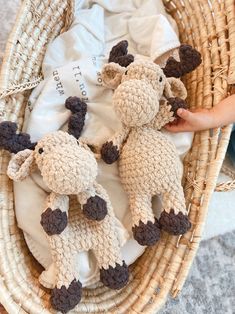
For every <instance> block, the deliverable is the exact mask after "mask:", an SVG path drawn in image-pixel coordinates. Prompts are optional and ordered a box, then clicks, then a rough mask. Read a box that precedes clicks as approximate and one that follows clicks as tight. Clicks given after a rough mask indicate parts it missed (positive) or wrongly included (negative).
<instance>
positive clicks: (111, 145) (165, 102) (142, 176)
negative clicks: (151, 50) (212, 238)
mask: <svg viewBox="0 0 235 314" xmlns="http://www.w3.org/2000/svg"><path fill="white" fill-rule="evenodd" d="M127 44H128V43H127V42H126V41H122V42H120V43H119V44H117V45H116V46H114V47H113V48H112V50H111V52H110V57H109V61H114V62H111V63H108V64H106V65H105V66H104V67H103V71H102V78H103V81H104V83H105V84H106V85H107V86H109V87H111V88H113V89H115V91H114V95H113V106H114V109H115V111H116V114H117V116H118V117H119V118H120V120H121V122H122V129H121V130H120V131H119V132H117V133H116V134H115V135H114V136H113V137H112V138H111V139H109V140H108V141H107V142H106V143H105V144H104V145H103V146H102V148H101V156H102V159H103V160H104V161H105V162H106V163H108V164H111V163H113V162H115V161H116V160H118V161H119V174H120V178H121V182H122V184H123V186H124V189H125V191H126V192H127V194H128V197H129V207H130V211H131V214H132V224H133V227H132V230H133V234H134V238H135V239H136V241H137V242H138V243H139V244H141V245H147V246H150V245H154V244H155V243H156V242H157V241H158V239H159V237H160V229H161V228H162V229H163V230H165V231H167V232H169V233H170V234H173V235H178V234H184V233H185V232H187V230H188V229H189V228H190V226H191V224H190V222H189V219H188V217H187V210H186V206H185V198H184V193H183V188H182V185H181V174H180V172H181V171H180V160H179V157H178V154H177V151H176V148H175V145H174V144H173V143H172V142H171V141H170V140H169V139H168V138H167V137H166V136H165V135H164V134H163V133H162V132H160V130H161V128H162V127H163V126H164V125H165V124H166V123H168V122H171V121H174V120H175V118H176V117H177V114H176V111H177V109H178V108H180V107H184V108H185V107H186V103H185V101H184V99H185V98H186V96H187V92H186V89H185V87H184V85H183V83H182V82H181V81H180V80H179V79H176V78H174V77H169V78H167V76H169V75H175V76H180V75H183V74H185V73H188V72H190V71H191V70H193V69H194V68H196V66H198V65H199V64H200V63H201V56H200V54H199V53H198V52H197V51H196V50H194V49H192V47H191V46H188V45H182V46H181V47H180V49H179V56H180V61H176V60H175V59H174V58H170V59H169V60H168V61H167V63H166V67H165V69H161V68H160V67H159V66H158V65H157V64H155V63H154V62H152V61H151V60H149V59H144V60H140V59H139V60H134V58H131V57H130V55H129V54H128V53H127ZM120 64H121V65H120ZM164 73H165V74H164ZM154 195H161V196H162V210H161V216H160V219H159V221H158V220H157V219H156V217H154V214H153V212H152V204H151V200H152V197H153V196H154Z"/></svg>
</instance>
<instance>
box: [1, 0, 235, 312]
mask: <svg viewBox="0 0 235 314" xmlns="http://www.w3.org/2000/svg"><path fill="white" fill-rule="evenodd" d="M164 2H165V6H166V8H167V10H168V11H169V13H170V14H171V15H172V16H173V18H174V19H175V20H176V22H177V24H178V27H179V32H180V35H181V41H182V42H186V43H189V44H191V45H192V46H194V47H195V48H197V49H199V51H200V52H201V54H202V57H203V65H201V66H200V67H199V68H198V69H197V70H196V71H194V72H193V73H191V74H190V75H188V76H187V77H186V78H185V83H186V86H187V89H188V94H189V96H188V102H189V104H190V105H191V107H192V108H195V107H205V108H211V107H212V106H214V105H215V104H216V103H218V102H219V101H220V100H221V99H222V98H224V97H225V96H227V95H228V93H229V92H230V85H231V84H232V83H234V82H235V20H234V1H233V0H225V1H221V0H220V1H219V0H211V1H207V0H173V1H166V0H165V1H164ZM73 7H74V5H73V2H72V0H31V1H30V0H26V1H24V2H23V4H22V6H21V9H20V12H19V15H18V18H17V21H16V24H15V27H14V29H13V31H12V33H11V36H10V38H9V40H8V45H7V49H6V53H5V58H4V62H3V66H2V71H1V77H0V86H1V91H0V92H1V99H2V100H1V101H0V118H1V120H2V119H4V120H12V121H18V123H20V125H21V124H22V121H23V114H24V108H25V105H27V99H28V97H29V94H30V91H29V90H30V89H32V88H33V87H35V86H36V85H37V84H38V83H39V81H40V79H41V77H40V69H41V63H42V60H43V56H44V53H45V48H46V46H47V44H48V42H49V41H50V40H52V39H53V38H55V37H56V36H57V35H58V34H59V33H60V32H62V31H63V30H65V29H67V28H68V26H69V25H70V24H71V21H72V18H73ZM229 84H230V85H229ZM230 131H231V127H225V128H223V129H221V130H220V129H214V130H211V131H204V132H198V133H197V134H195V138H194V142H193V146H192V149H191V151H190V152H189V154H188V155H187V156H186V158H185V162H184V165H185V175H184V189H185V196H186V200H187V207H188V208H189V215H190V220H191V222H192V228H191V230H190V231H189V232H188V233H187V234H186V235H184V236H182V237H174V236H170V235H167V234H163V237H162V239H161V241H160V242H159V243H158V244H157V245H156V246H154V247H152V248H148V249H147V250H146V252H145V253H144V255H143V256H141V258H139V259H138V261H137V262H136V263H135V264H134V265H133V266H132V267H131V272H132V278H131V280H130V283H129V284H128V286H127V287H125V288H124V289H123V290H121V291H118V292H116V291H112V290H109V289H107V288H105V287H104V286H102V285H101V284H99V285H97V286H96V287H94V288H93V289H85V290H84V294H83V299H82V302H81V303H80V304H79V305H78V306H77V308H76V313H104V312H108V313H141V312H143V313H145V314H147V313H156V312H157V310H159V309H160V308H161V306H162V305H163V304H164V302H165V300H166V297H167V295H168V294H169V293H171V294H172V295H173V296H176V295H178V293H179V291H180V290H181V289H182V286H183V283H184V281H185V279H186V277H187V274H188V271H189V268H190V266H191V264H192V261H193V258H194V256H195V253H196V251H197V248H198V245H199V242H200V239H201V233H202V230H203V226H204V223H205V219H206V215H207V209H208V204H209V200H210V197H211V194H212V193H213V191H214V189H215V186H216V180H217V177H218V174H219V171H220V168H221V165H222V162H223V159H224V155H225V152H226V148H227V144H228V140H229V135H230ZM9 157H10V155H9V154H8V153H6V152H4V151H1V153H0V186H1V193H0V251H1V254H0V302H1V303H2V304H3V305H4V306H5V308H6V310H7V311H8V312H9V313H40V314H42V313H51V312H53V310H52V309H51V308H50V306H49V296H50V294H49V292H48V291H46V290H45V289H43V288H42V287H41V286H40V285H39V282H38V276H39V274H40V271H41V269H40V267H39V265H38V264H37V262H36V261H35V260H34V259H33V257H32V255H31V254H30V252H29V251H28V249H27V246H26V244H25V241H24V238H23V234H22V232H21V231H20V230H19V229H18V227H17V224H16V220H15V213H14V200H13V188H12V182H11V181H10V180H9V178H8V177H7V175H6V168H7V165H8V162H9ZM220 189H222V188H221V187H220Z"/></svg>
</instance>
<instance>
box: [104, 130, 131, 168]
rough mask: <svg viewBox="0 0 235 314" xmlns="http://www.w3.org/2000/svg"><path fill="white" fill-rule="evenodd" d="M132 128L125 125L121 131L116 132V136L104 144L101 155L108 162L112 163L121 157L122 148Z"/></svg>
mask: <svg viewBox="0 0 235 314" xmlns="http://www.w3.org/2000/svg"><path fill="white" fill-rule="evenodd" d="M129 131H130V129H129V128H128V127H126V126H123V127H122V129H121V130H120V131H118V132H117V133H115V134H114V136H113V137H112V138H111V139H110V140H109V141H107V142H106V143H104V144H103V146H102V148H101V157H102V159H103V160H104V161H105V162H106V163H107V164H112V163H114V162H115V161H116V160H118V158H119V154H120V150H121V148H122V145H123V143H124V142H125V140H126V138H127V136H128V134H129Z"/></svg>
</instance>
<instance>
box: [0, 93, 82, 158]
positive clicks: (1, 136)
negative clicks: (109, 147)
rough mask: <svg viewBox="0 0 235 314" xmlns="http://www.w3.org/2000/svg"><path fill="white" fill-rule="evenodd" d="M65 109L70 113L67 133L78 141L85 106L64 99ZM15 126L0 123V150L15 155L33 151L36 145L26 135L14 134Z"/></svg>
mask: <svg viewBox="0 0 235 314" xmlns="http://www.w3.org/2000/svg"><path fill="white" fill-rule="evenodd" d="M65 107H66V108H67V109H69V110H70V111H71V112H72V115H71V116H70V117H69V121H68V133H69V134H71V135H73V136H74V137H75V138H76V139H78V138H79V137H80V135H81V132H82V129H83V127H84V123H85V116H86V112H87V104H86V103H85V102H83V101H81V99H80V98H78V97H69V98H67V99H66V102H65ZM16 132H17V124H16V123H15V122H11V121H3V122H1V123H0V148H4V149H6V150H8V151H9V152H10V153H14V154H17V153H18V152H20V151H22V150H24V149H30V150H34V148H35V146H36V145H37V143H32V142H31V140H30V135H29V134H27V133H16Z"/></svg>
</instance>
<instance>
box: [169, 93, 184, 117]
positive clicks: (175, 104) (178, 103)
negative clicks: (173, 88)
mask: <svg viewBox="0 0 235 314" xmlns="http://www.w3.org/2000/svg"><path fill="white" fill-rule="evenodd" d="M167 102H168V104H169V105H170V106H171V111H172V112H173V113H174V117H175V118H179V116H178V115H177V110H178V109H179V108H183V109H187V108H188V105H187V103H186V101H184V100H183V99H181V98H179V97H170V98H168V99H167Z"/></svg>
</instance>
